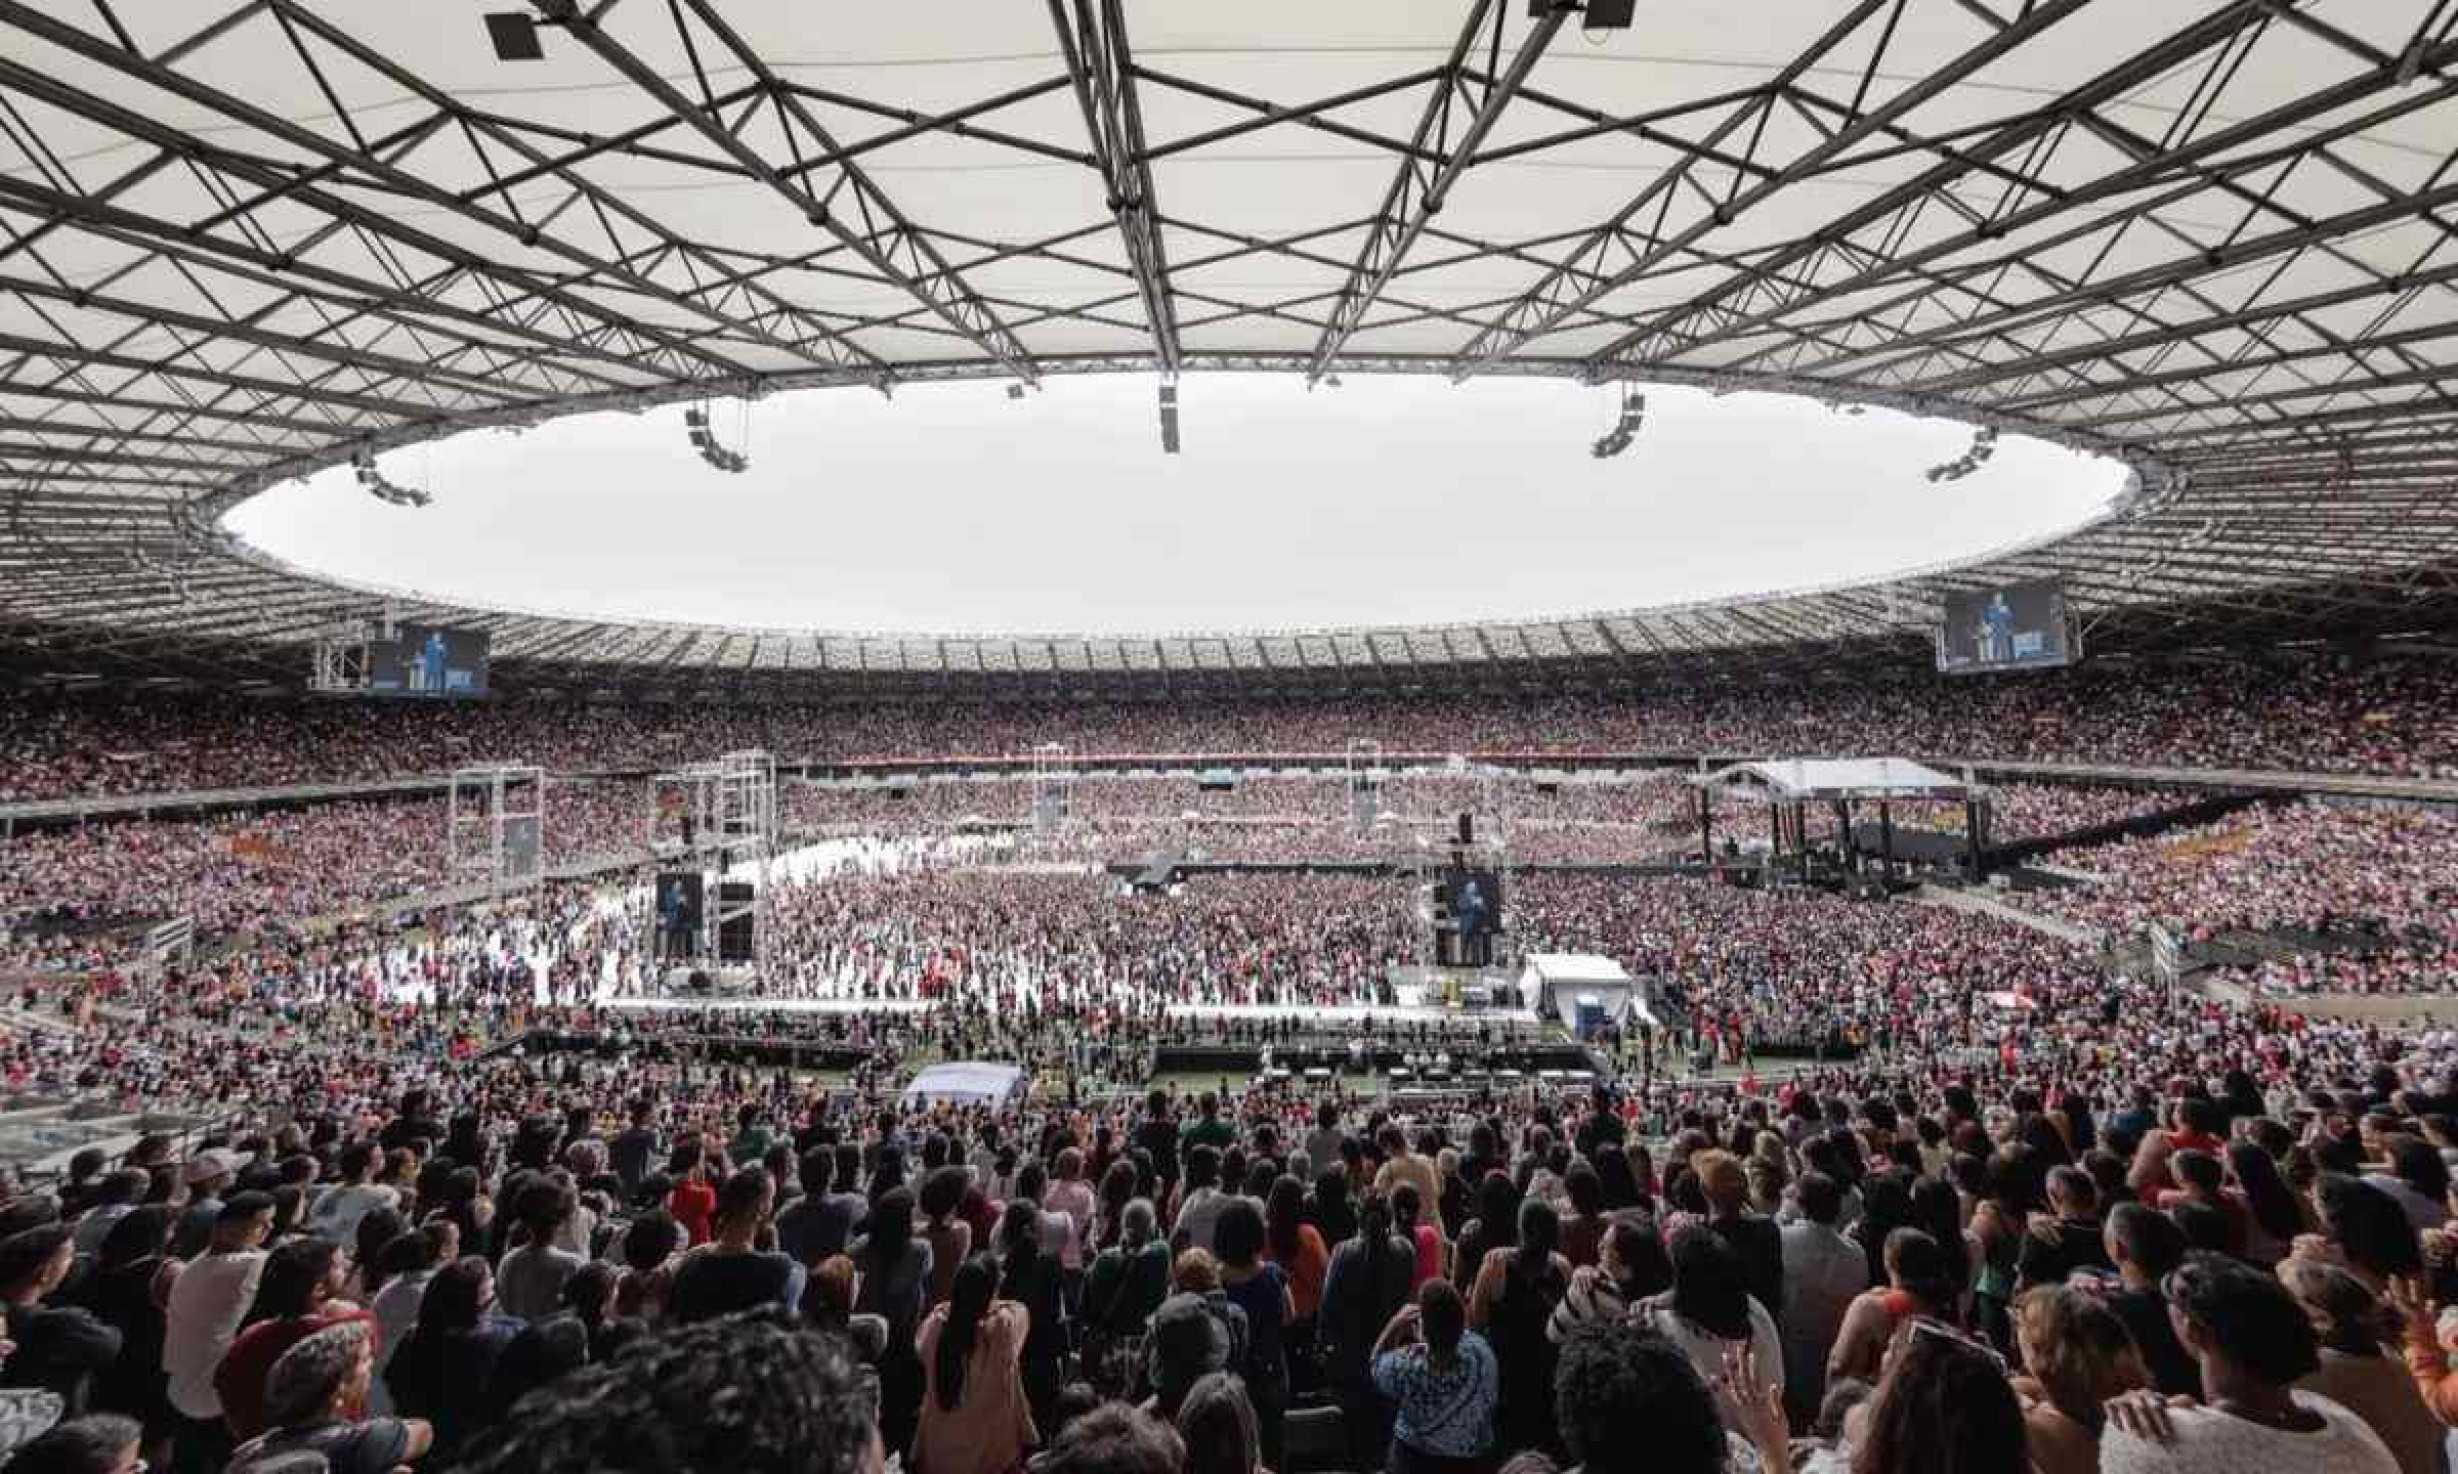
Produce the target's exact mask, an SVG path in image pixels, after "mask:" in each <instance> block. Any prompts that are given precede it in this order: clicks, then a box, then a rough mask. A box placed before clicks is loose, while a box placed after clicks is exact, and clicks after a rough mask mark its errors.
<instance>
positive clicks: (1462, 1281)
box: [1451, 1168, 1519, 1309]
mask: <svg viewBox="0 0 2458 1474" xmlns="http://www.w3.org/2000/svg"><path fill="white" fill-rule="evenodd" d="M1518 1242H1519V1189H1518V1188H1517V1187H1516V1186H1514V1185H1513V1184H1512V1182H1511V1175H1510V1174H1509V1173H1508V1172H1504V1171H1502V1170H1500V1169H1498V1168H1497V1169H1495V1170H1493V1171H1490V1172H1488V1173H1486V1174H1485V1175H1484V1176H1483V1177H1481V1178H1479V1179H1477V1186H1476V1214H1475V1216H1473V1217H1471V1218H1469V1219H1468V1220H1467V1221H1466V1222H1464V1223H1462V1224H1461V1225H1460V1226H1459V1239H1458V1241H1457V1242H1456V1243H1454V1244H1453V1245H1452V1248H1453V1250H1454V1253H1453V1256H1452V1269H1451V1282H1452V1283H1453V1284H1455V1285H1457V1286H1459V1289H1460V1293H1461V1294H1463V1295H1464V1294H1467V1293H1468V1291H1469V1290H1470V1289H1471V1288H1473V1287H1474V1286H1475V1284H1476V1279H1477V1275H1478V1274H1479V1273H1480V1272H1482V1271H1483V1270H1484V1268H1485V1259H1486V1256H1487V1255H1489V1254H1491V1253H1492V1252H1493V1251H1494V1250H1496V1249H1507V1248H1510V1247H1512V1246H1513V1245H1515V1244H1517V1243H1518ZM1471 1308H1472V1309H1473V1306H1472V1307H1471Z"/></svg>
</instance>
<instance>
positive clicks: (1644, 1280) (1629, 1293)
mask: <svg viewBox="0 0 2458 1474" xmlns="http://www.w3.org/2000/svg"><path fill="white" fill-rule="evenodd" d="M1852 1252H1853V1254H1854V1256H1855V1258H1856V1259H1857V1257H1858V1255H1859V1253H1860V1251H1859V1250H1858V1249H1855V1250H1853V1251H1852ZM1672 1283H1673V1266H1672V1264H1671V1262H1670V1261H1668V1260H1667V1259H1666V1258H1665V1257H1664V1243H1663V1241H1662V1240H1661V1239H1658V1238H1657V1237H1656V1229H1655V1224H1654V1222H1653V1221H1651V1220H1647V1219H1639V1218H1615V1219H1613V1220H1612V1221H1611V1222H1610V1223H1609V1224H1607V1225H1606V1229H1605V1243H1604V1255H1603V1259H1602V1262H1600V1263H1599V1264H1598V1265H1597V1266H1596V1267H1595V1268H1594V1269H1575V1270H1572V1271H1571V1275H1570V1288H1569V1289H1567V1290H1565V1291H1564V1292H1563V1293H1562V1303H1561V1304H1560V1305H1557V1306H1555V1307H1554V1310H1553V1318H1552V1319H1551V1320H1550V1321H1548V1322H1546V1324H1545V1335H1546V1336H1547V1337H1548V1338H1549V1339H1550V1340H1552V1341H1553V1343H1554V1344H1555V1345H1557V1346H1558V1345H1560V1344H1562V1342H1564V1341H1566V1340H1568V1339H1569V1337H1570V1334H1571V1333H1572V1332H1573V1331H1575V1330H1577V1329H1578V1328H1579V1327H1581V1326H1583V1325H1593V1324H1605V1323H1610V1322H1613V1321H1618V1320H1622V1319H1625V1318H1626V1317H1627V1316H1628V1315H1629V1314H1630V1307H1632V1306H1634V1305H1636V1304H1638V1303H1639V1302H1640V1301H1642V1300H1644V1299H1646V1298H1647V1297H1648V1296H1650V1295H1657V1294H1662V1293H1663V1292H1664V1291H1665V1290H1666V1289H1668V1288H1670V1287H1671V1285H1672Z"/></svg>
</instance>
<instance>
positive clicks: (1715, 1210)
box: [1690, 1151, 1784, 1376]
mask: <svg viewBox="0 0 2458 1474" xmlns="http://www.w3.org/2000/svg"><path fill="white" fill-rule="evenodd" d="M1690 1170H1691V1171H1692V1172H1695V1173H1697V1174H1698V1185H1699V1190H1700V1191H1702V1192H1704V1193H1705V1194H1706V1195H1707V1207H1708V1215H1707V1226H1708V1227H1710V1228H1712V1229H1714V1230H1715V1231H1716V1234H1717V1236H1718V1237H1720V1238H1722V1239H1723V1240H1724V1242H1725V1243H1727V1244H1729V1245H1731V1246H1732V1251H1733V1255H1734V1257H1735V1258H1737V1259H1738V1260H1739V1261H1740V1263H1741V1281H1742V1284H1743V1285H1744V1286H1746V1287H1747V1288H1748V1290H1749V1293H1750V1298H1751V1299H1753V1300H1755V1301H1757V1302H1758V1303H1759V1304H1760V1305H1762V1306H1765V1307H1766V1308H1767V1309H1768V1310H1769V1311H1770V1312H1772V1311H1773V1309H1774V1308H1775V1307H1776V1306H1779V1305H1781V1304H1783V1303H1784V1239H1783V1234H1782V1232H1781V1231H1780V1230H1778V1229H1777V1228H1776V1226H1775V1220H1774V1219H1772V1218H1769V1217H1767V1216H1766V1215H1765V1214H1763V1213H1757V1212H1753V1211H1751V1209H1750V1178H1749V1173H1748V1172H1747V1171H1745V1170H1744V1169H1743V1168H1742V1165H1741V1159H1740V1158H1738V1157H1736V1156H1734V1155H1733V1154H1732V1153H1730V1152H1723V1151H1709V1152H1701V1153H1699V1154H1698V1155H1697V1156H1696V1157H1693V1158H1692V1159H1691V1161H1690ZM1766 1364H1767V1365H1769V1366H1773V1365H1775V1364H1776V1363H1775V1362H1774V1361H1773V1360H1772V1359H1770V1360H1769V1361H1768V1362H1767V1363H1766ZM1700 1375H1701V1376H1712V1375H1714V1373H1713V1371H1712V1370H1710V1369H1702V1370H1701V1372H1700Z"/></svg>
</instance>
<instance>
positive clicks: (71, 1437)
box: [7, 1413, 145, 1474]
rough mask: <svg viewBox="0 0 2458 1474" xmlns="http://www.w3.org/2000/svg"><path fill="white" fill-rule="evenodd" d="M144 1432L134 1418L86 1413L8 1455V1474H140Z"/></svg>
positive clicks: (24, 1444)
mask: <svg viewBox="0 0 2458 1474" xmlns="http://www.w3.org/2000/svg"><path fill="white" fill-rule="evenodd" d="M144 1432H145V1430H144V1429H143V1428H141V1427H139V1426H138V1425H137V1421H136V1419H134V1418H125V1417H121V1416H120V1415H119V1414H117V1413H88V1414H86V1415H85V1416H84V1417H82V1418H72V1419H70V1420H69V1421H67V1422H65V1423H61V1424H58V1425H56V1426H54V1427H52V1428H49V1429H46V1430H45V1431H43V1432H41V1433H38V1434H36V1435H35V1436H34V1437H32V1438H30V1439H28V1440H27V1441H26V1442H24V1443H21V1444H19V1445H18V1446H17V1450H16V1452H15V1453H13V1454H11V1455H10V1456H9V1461H8V1464H7V1468H8V1470H9V1474H139V1471H141V1470H143V1469H144V1467H145V1460H144V1459H143V1458H142V1457H140V1455H141V1454H142V1452H143V1448H144Z"/></svg>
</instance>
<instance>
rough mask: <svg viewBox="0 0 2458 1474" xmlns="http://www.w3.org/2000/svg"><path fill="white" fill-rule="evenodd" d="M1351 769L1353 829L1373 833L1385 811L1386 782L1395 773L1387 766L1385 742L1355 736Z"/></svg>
mask: <svg viewBox="0 0 2458 1474" xmlns="http://www.w3.org/2000/svg"><path fill="white" fill-rule="evenodd" d="M1347 768H1348V827H1349V832H1350V833H1351V834H1354V835H1359V836H1364V835H1369V834H1372V833H1373V832H1374V824H1375V821H1376V820H1378V819H1380V818H1381V817H1382V813H1383V782H1384V780H1385V779H1387V778H1389V777H1390V776H1391V774H1390V772H1389V771H1388V770H1387V769H1385V768H1384V767H1383V745H1382V744H1381V743H1380V742H1377V741H1375V740H1374V739H1372V738H1370V737H1356V738H1351V739H1350V741H1349V745H1348V763H1347Z"/></svg>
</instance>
